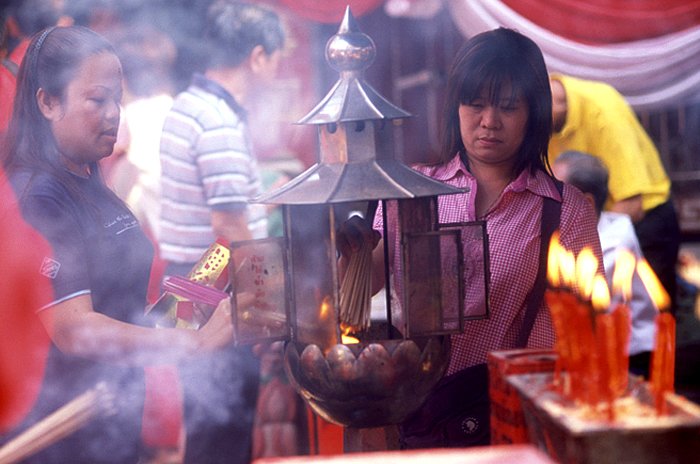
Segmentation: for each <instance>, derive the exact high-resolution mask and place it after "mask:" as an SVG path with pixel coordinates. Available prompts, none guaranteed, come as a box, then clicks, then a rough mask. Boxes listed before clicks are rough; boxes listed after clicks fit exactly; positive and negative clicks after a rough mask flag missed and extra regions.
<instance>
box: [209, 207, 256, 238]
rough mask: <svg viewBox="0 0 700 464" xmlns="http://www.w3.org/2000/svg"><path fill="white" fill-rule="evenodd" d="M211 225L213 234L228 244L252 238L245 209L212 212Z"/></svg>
mask: <svg viewBox="0 0 700 464" xmlns="http://www.w3.org/2000/svg"><path fill="white" fill-rule="evenodd" d="M211 225H212V228H213V229H214V234H215V235H216V236H217V237H221V238H224V239H225V240H226V241H227V242H229V243H230V242H237V241H241V240H250V239H252V238H253V236H252V235H251V233H250V230H249V229H248V214H247V211H246V209H245V208H241V209H240V210H236V211H212V212H211Z"/></svg>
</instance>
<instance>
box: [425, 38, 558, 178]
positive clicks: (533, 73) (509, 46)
mask: <svg viewBox="0 0 700 464" xmlns="http://www.w3.org/2000/svg"><path fill="white" fill-rule="evenodd" d="M508 86H510V88H511V91H512V92H513V93H512V94H511V95H510V96H505V95H501V92H502V89H503V88H505V87H508ZM482 91H486V93H487V95H488V96H489V99H490V101H491V102H492V103H494V102H496V101H498V100H500V99H501V98H502V97H506V98H511V99H514V98H516V97H518V96H520V97H522V98H523V99H524V100H525V102H526V104H527V107H528V122H527V128H526V132H525V137H524V139H523V143H522V145H521V146H520V150H519V152H518V156H517V161H516V164H515V167H514V171H515V172H514V173H513V174H514V175H517V174H519V173H520V172H522V171H523V170H524V169H530V171H531V172H534V171H535V170H537V169H541V170H543V171H544V172H546V173H548V174H551V169H550V166H549V160H548V156H547V150H548V146H549V138H550V135H551V133H552V93H551V90H550V87H549V76H548V74H547V68H546V66H545V62H544V57H543V56H542V52H541V51H540V49H539V47H538V46H537V44H535V42H533V41H532V40H531V39H529V38H528V37H526V36H524V35H522V34H520V33H519V32H516V31H514V30H512V29H507V28H498V29H494V30H491V31H487V32H482V33H481V34H477V35H475V36H474V37H472V38H470V39H469V40H468V41H467V42H466V43H465V44H464V45H463V46H462V47H461V48H460V50H459V51H458V52H457V55H456V56H455V59H454V61H453V63H452V67H451V69H450V73H449V77H448V82H447V91H446V96H445V106H444V111H443V119H444V121H443V123H444V126H443V134H442V146H441V151H440V159H439V161H440V162H443V163H444V162H447V161H449V160H450V159H452V157H454V156H455V154H457V153H460V154H464V153H465V147H464V143H463V142H462V137H461V133H460V126H459V106H460V105H461V104H466V103H469V102H470V101H473V100H474V99H476V98H478V97H479V96H480V95H481V92H482Z"/></svg>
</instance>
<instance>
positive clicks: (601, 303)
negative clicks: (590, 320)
mask: <svg viewBox="0 0 700 464" xmlns="http://www.w3.org/2000/svg"><path fill="white" fill-rule="evenodd" d="M591 303H592V304H593V309H595V310H596V311H599V312H603V311H605V310H607V309H608V307H610V290H609V289H608V283H607V282H606V281H605V277H603V276H602V275H600V274H596V275H595V276H594V277H593V279H592V283H591Z"/></svg>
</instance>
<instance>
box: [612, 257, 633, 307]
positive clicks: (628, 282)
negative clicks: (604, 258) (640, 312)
mask: <svg viewBox="0 0 700 464" xmlns="http://www.w3.org/2000/svg"><path fill="white" fill-rule="evenodd" d="M636 263H637V259H636V258H635V256H634V253H632V252H631V251H629V250H626V249H622V250H619V251H618V252H617V256H616V257H615V270H614V271H613V277H612V287H613V291H614V292H615V293H619V294H621V295H622V298H623V299H624V300H625V301H629V300H630V299H631V298H632V277H633V275H634V269H635V266H636Z"/></svg>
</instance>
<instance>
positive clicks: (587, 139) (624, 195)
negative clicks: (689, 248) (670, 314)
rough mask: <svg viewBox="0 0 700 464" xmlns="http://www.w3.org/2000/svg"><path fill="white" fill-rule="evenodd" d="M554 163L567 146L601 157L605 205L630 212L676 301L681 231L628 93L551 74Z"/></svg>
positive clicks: (656, 156) (650, 143)
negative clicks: (605, 176) (605, 172)
mask: <svg viewBox="0 0 700 464" xmlns="http://www.w3.org/2000/svg"><path fill="white" fill-rule="evenodd" d="M550 78H551V87H552V99H553V107H552V108H553V113H552V114H553V119H554V126H553V130H554V132H553V134H552V139H551V141H550V144H549V156H550V162H553V161H554V160H556V158H557V156H559V155H560V154H561V153H563V152H565V151H568V150H576V151H581V152H583V153H588V154H590V155H592V156H595V157H596V158H599V159H600V160H601V161H602V162H603V163H604V164H605V166H606V167H607V168H608V171H609V173H610V181H609V185H608V190H609V195H608V200H607V201H606V204H605V210H607V211H612V212H616V213H624V214H627V215H628V216H629V217H630V218H631V219H632V223H633V224H634V228H635V232H636V234H637V238H638V239H639V244H640V245H641V247H642V252H643V253H644V257H645V258H646V259H647V261H649V265H650V266H651V267H652V269H653V270H654V272H655V273H656V275H657V276H658V277H659V280H661V283H662V284H663V286H664V288H665V289H666V291H667V292H668V294H669V296H670V297H671V302H672V303H671V304H672V310H674V308H675V301H676V264H677V261H678V251H679V248H680V241H681V232H680V227H679V224H678V218H677V216H676V211H675V208H674V206H673V201H672V199H671V181H670V180H669V178H668V176H667V174H666V171H665V169H664V166H663V164H662V162H661V157H660V156H659V152H658V150H657V149H656V146H655V145H654V142H653V141H652V140H651V138H650V137H649V135H648V134H647V133H646V131H645V130H644V127H642V125H641V124H640V122H639V120H638V119H637V116H636V115H635V114H634V112H633V111H632V108H631V107H630V106H629V104H628V103H627V101H625V99H624V97H623V96H622V95H621V94H620V93H619V92H618V91H617V90H615V88H613V87H612V86H610V85H608V84H606V83H603V82H597V81H588V80H583V79H577V78H574V77H570V76H564V75H560V74H552V75H551V76H550Z"/></svg>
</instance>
